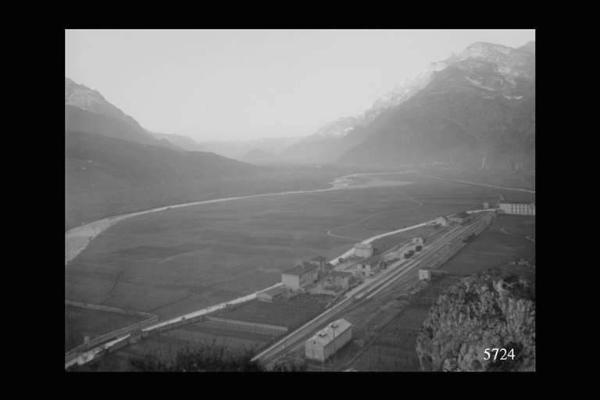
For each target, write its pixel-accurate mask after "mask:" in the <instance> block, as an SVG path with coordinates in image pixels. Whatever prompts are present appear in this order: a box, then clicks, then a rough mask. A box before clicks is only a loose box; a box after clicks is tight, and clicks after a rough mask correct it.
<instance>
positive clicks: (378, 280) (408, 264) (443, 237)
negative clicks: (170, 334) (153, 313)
mask: <svg viewBox="0 0 600 400" xmlns="http://www.w3.org/2000/svg"><path fill="white" fill-rule="evenodd" d="M482 211H490V210H474V211H471V212H469V213H471V214H473V213H475V214H476V213H479V212H482ZM434 221H435V220H431V221H427V222H423V223H420V224H417V225H413V226H410V227H406V228H402V229H398V230H395V231H392V232H386V233H383V234H379V235H376V236H373V237H371V238H369V239H366V240H364V241H363V243H370V242H373V241H374V240H377V239H379V238H382V237H386V236H390V235H394V234H397V233H399V232H404V231H408V230H411V229H415V228H418V227H422V226H426V225H431V224H433V223H434ZM469 227H471V225H470V226H469ZM464 228H465V227H463V226H455V227H452V228H451V229H450V230H449V231H448V232H445V233H443V234H440V235H439V236H438V235H437V234H436V235H435V236H436V237H437V238H436V240H435V241H434V242H433V243H431V244H429V245H425V246H424V247H423V250H422V251H421V252H420V253H417V255H416V256H414V257H413V258H411V259H408V260H405V259H403V260H399V261H397V262H395V263H393V264H392V265H390V266H389V267H388V268H387V269H386V270H385V271H384V272H382V273H380V274H379V275H378V276H377V277H375V278H372V279H369V280H368V281H366V282H365V283H363V284H362V285H360V286H358V287H356V288H354V289H352V290H351V291H350V292H349V293H347V294H346V295H345V296H344V297H343V298H342V300H340V301H339V302H338V303H336V304H334V305H333V306H332V307H330V308H328V309H327V310H326V311H325V312H324V313H322V314H320V315H319V316H317V317H315V318H314V319H313V320H311V321H309V322H308V323H306V324H305V325H303V326H302V327H300V328H299V329H298V330H296V331H295V332H293V333H292V334H290V335H288V336H286V337H285V338H283V339H281V340H280V341H278V342H277V343H275V344H274V345H272V346H270V347H269V348H268V349H266V350H265V351H263V352H262V353H260V354H259V355H257V356H255V357H254V359H253V360H261V361H263V360H264V359H266V360H270V359H271V358H278V357H279V354H280V353H283V352H284V351H286V350H289V348H290V347H291V346H292V345H294V344H298V342H300V343H301V344H302V343H303V341H302V339H303V338H305V337H306V336H307V332H308V333H311V332H313V331H315V330H316V328H315V327H316V326H320V325H322V324H324V323H325V322H327V321H328V320H330V319H332V317H333V316H335V315H338V314H340V313H342V312H344V311H348V308H349V307H352V308H354V306H359V305H360V304H361V303H362V302H363V301H369V300H370V299H371V298H372V297H373V296H375V295H377V294H378V293H380V292H381V291H383V290H385V289H386V288H388V287H390V285H392V284H393V283H394V282H396V281H398V280H399V279H400V278H402V277H403V276H405V274H407V273H408V272H410V271H412V270H414V268H415V267H416V266H417V265H420V263H422V262H423V261H427V260H429V261H434V260H433V259H429V258H426V257H429V256H431V255H435V254H438V252H439V251H440V250H442V249H443V248H444V246H445V245H447V244H448V243H450V242H451V241H452V240H454V239H456V238H457V237H458V236H459V235H461V232H463V231H465V229H464ZM467 231H468V229H467ZM463 234H464V232H463ZM467 234H469V233H467ZM351 251H352V250H349V251H348V252H346V253H345V254H343V255H342V256H344V257H345V256H347V255H348V254H349V253H350V252H351ZM342 256H340V257H342ZM438 259H439V257H438ZM338 260H339V257H338V258H336V259H334V260H331V261H330V262H331V263H332V264H336V263H337V262H338ZM280 284H281V283H278V284H275V285H273V286H272V287H275V286H279V285H280ZM267 289H270V288H267ZM267 289H263V290H260V291H258V292H256V293H252V294H250V295H248V296H244V297H242V298H238V299H234V300H231V301H229V302H225V303H222V304H218V305H215V306H212V307H208V308H205V309H202V310H198V311H195V312H193V313H189V314H186V315H182V316H179V317H176V318H173V319H170V320H166V321H162V322H159V323H157V324H154V325H152V326H149V327H146V328H144V329H142V331H143V332H151V331H154V330H160V329H161V328H166V327H167V326H176V325H180V324H182V323H186V322H187V321H194V320H196V319H197V318H198V317H200V316H202V315H206V314H208V313H210V312H212V311H214V310H217V309H220V308H223V307H226V306H228V305H230V304H236V303H239V302H243V301H248V300H250V299H253V298H255V297H256V295H257V293H259V292H262V291H264V290H267ZM365 296H367V297H365ZM130 337H131V334H129V333H128V334H124V335H122V336H120V337H118V336H115V337H114V339H113V340H107V341H106V342H105V343H103V344H100V345H99V346H97V347H94V348H91V349H89V350H88V351H86V352H84V353H82V354H76V355H71V356H70V357H66V359H65V367H66V368H68V367H70V366H72V365H74V364H80V365H81V364H84V363H87V362H89V361H91V360H93V359H94V358H96V357H97V356H98V355H99V354H101V353H103V352H104V351H107V350H109V349H110V348H112V347H113V346H116V345H120V344H121V343H124V342H125V341H126V340H128V339H129V338H130Z"/></svg>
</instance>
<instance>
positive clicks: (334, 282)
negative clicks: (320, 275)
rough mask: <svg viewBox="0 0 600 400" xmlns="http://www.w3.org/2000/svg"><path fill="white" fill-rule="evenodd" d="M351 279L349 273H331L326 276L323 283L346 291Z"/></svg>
mask: <svg viewBox="0 0 600 400" xmlns="http://www.w3.org/2000/svg"><path fill="white" fill-rule="evenodd" d="M351 279H352V274H351V273H349V272H343V271H332V272H331V273H330V274H329V275H327V277H326V278H325V281H326V284H327V285H328V286H338V287H341V288H342V289H344V290H346V289H348V288H349V287H350V281H351Z"/></svg>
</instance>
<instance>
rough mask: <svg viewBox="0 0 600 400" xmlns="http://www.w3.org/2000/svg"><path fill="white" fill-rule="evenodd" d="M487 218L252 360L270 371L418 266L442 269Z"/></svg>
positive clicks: (398, 266) (392, 269)
mask: <svg viewBox="0 0 600 400" xmlns="http://www.w3.org/2000/svg"><path fill="white" fill-rule="evenodd" d="M484 218H486V216H485V215H483V216H480V215H474V221H473V222H472V223H470V224H469V225H467V226H462V225H459V226H454V227H452V228H451V229H450V230H449V231H448V232H446V233H444V234H443V235H441V236H440V237H439V238H438V239H437V240H436V241H435V242H433V243H431V244H429V245H426V246H424V247H423V250H422V251H421V252H420V253H418V254H417V255H416V256H415V257H413V258H411V259H408V260H399V261H397V262H395V263H394V264H392V265H390V266H389V267H388V269H387V270H386V271H384V272H383V273H381V274H380V275H379V276H378V277H376V278H374V279H372V280H369V281H366V282H365V283H363V284H362V285H360V286H358V287H356V288H354V289H352V290H351V291H350V292H349V293H347V294H346V295H345V296H344V298H343V299H342V300H341V301H339V302H338V303H337V304H335V305H333V306H332V307H330V308H329V309H327V310H325V311H324V312H323V313H321V314H320V315H318V316H317V317H315V318H313V319H312V320H311V321H309V322H307V323H306V324H304V325H303V326H301V327H300V328H298V329H297V330H296V331H294V332H292V333H290V334H289V335H287V336H286V337H284V338H283V339H281V340H279V341H278V342H276V343H275V344H273V345H271V346H269V347H268V348H267V349H265V350H263V351H262V352H261V353H259V354H257V355H256V356H255V357H254V358H253V359H252V360H253V361H257V362H260V363H262V364H264V365H266V366H267V367H269V366H272V365H273V364H275V363H276V362H277V361H278V360H279V359H281V358H282V357H284V356H286V355H287V354H289V353H291V352H294V351H296V350H298V349H299V348H300V347H301V346H302V345H303V344H304V341H305V340H306V339H307V338H308V337H310V335H312V334H314V332H316V331H317V330H318V329H319V328H320V327H322V326H323V325H324V324H326V323H328V322H330V321H331V320H333V319H337V318H340V317H341V314H342V313H344V312H348V311H349V309H350V308H352V309H353V308H355V307H358V306H360V305H361V304H362V303H364V302H367V301H370V300H371V299H373V297H375V296H377V295H381V293H382V292H385V291H386V289H390V288H391V287H392V285H394V284H396V283H400V282H401V279H402V278H405V277H407V276H408V274H409V273H410V272H414V271H415V270H416V267H417V266H421V265H424V264H425V265H426V266H428V267H431V266H432V265H433V266H434V268H437V267H439V266H440V265H441V264H442V263H443V262H445V261H446V260H447V259H448V258H450V257H451V256H452V255H453V254H454V253H455V252H456V251H457V250H459V249H460V248H461V247H462V246H464V243H463V241H462V239H463V238H465V237H468V236H469V235H471V234H472V233H475V232H478V231H481V230H483V229H484V228H485V226H486V221H484Z"/></svg>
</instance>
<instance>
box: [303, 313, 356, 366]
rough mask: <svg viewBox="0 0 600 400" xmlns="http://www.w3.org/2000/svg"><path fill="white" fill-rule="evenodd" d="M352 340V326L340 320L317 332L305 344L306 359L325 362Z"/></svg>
mask: <svg viewBox="0 0 600 400" xmlns="http://www.w3.org/2000/svg"><path fill="white" fill-rule="evenodd" d="M351 340H352V324H351V323H350V322H348V321H346V320H345V319H338V320H337V321H334V322H332V323H331V324H329V325H327V326H326V327H325V328H323V329H321V330H320V331H319V332H317V333H316V334H315V335H314V336H313V337H311V338H310V339H308V340H307V341H306V342H305V344H304V352H305V355H306V358H308V359H310V360H316V361H321V362H324V361H326V360H327V359H328V358H329V357H331V356H332V355H333V354H335V353H336V352H337V351H338V350H339V349H341V348H342V347H344V346H345V345H346V344H348V342H350V341H351Z"/></svg>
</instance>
